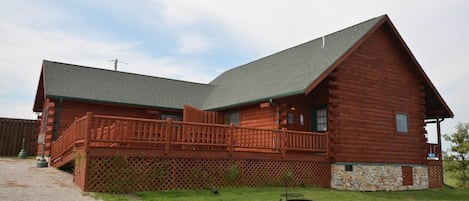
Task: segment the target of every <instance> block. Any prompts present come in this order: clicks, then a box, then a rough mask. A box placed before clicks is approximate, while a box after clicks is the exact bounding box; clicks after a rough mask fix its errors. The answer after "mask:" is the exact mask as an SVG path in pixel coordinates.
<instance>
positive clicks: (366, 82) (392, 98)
mask: <svg viewBox="0 0 469 201" xmlns="http://www.w3.org/2000/svg"><path fill="white" fill-rule="evenodd" d="M392 34H393V33H392V31H391V30H390V29H389V27H387V25H383V26H382V27H380V28H379V29H378V30H377V31H376V32H375V33H373V35H371V36H370V38H368V39H367V41H365V42H364V43H363V44H362V45H361V46H360V47H358V48H357V49H356V50H355V51H354V52H353V53H352V54H351V55H350V56H349V57H348V58H347V59H346V60H345V61H344V62H343V63H341V64H340V65H339V66H338V67H337V68H336V70H335V71H334V72H333V73H332V74H331V75H330V81H329V84H330V85H331V88H330V91H329V92H330V116H331V118H330V124H332V127H333V131H331V138H332V139H331V143H332V144H331V147H332V149H333V150H332V157H333V161H335V162H371V163H375V162H379V163H409V164H425V154H426V151H425V142H426V139H425V137H424V128H423V122H424V118H425V116H424V114H425V108H424V104H425V101H424V95H425V94H424V87H423V81H422V80H421V78H420V77H418V76H417V75H418V74H417V73H416V72H414V69H415V67H414V66H412V65H413V63H412V62H411V60H410V58H409V57H408V55H406V54H405V51H403V49H402V47H401V45H400V43H399V42H398V41H397V39H395V37H394V36H393V35H392ZM397 112H399V113H404V114H407V115H408V130H409V132H408V133H405V134H400V133H397V132H396V126H395V114H396V113H397Z"/></svg>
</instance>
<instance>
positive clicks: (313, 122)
mask: <svg viewBox="0 0 469 201" xmlns="http://www.w3.org/2000/svg"><path fill="white" fill-rule="evenodd" d="M319 110H326V114H325V122H324V124H325V125H326V129H325V130H319V129H318V115H317V112H318V111H319ZM328 113H329V110H328V108H327V104H320V105H314V106H313V109H312V115H311V131H312V132H317V133H324V132H327V131H328V129H329V114H328Z"/></svg>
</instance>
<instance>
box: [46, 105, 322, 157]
mask: <svg viewBox="0 0 469 201" xmlns="http://www.w3.org/2000/svg"><path fill="white" fill-rule="evenodd" d="M327 138H328V134H327V133H312V132H305V131H293V130H287V129H282V130H269V129H259V128H247V127H239V126H235V125H223V124H207V123H196V122H183V121H173V120H171V119H167V120H156V119H142V118H134V117H118V116H109V115H94V114H92V113H87V114H86V116H84V117H81V118H78V119H76V120H75V122H74V123H72V125H71V126H70V127H69V128H67V129H66V130H65V131H64V132H63V133H62V135H61V136H60V137H59V138H58V139H57V140H56V141H55V142H54V143H53V144H52V157H53V158H57V157H60V154H64V153H65V152H67V151H70V150H69V149H74V148H75V147H79V146H85V149H86V150H88V149H89V147H103V146H104V147H136V148H139V147H140V146H142V145H144V144H146V145H145V146H146V147H148V148H149V149H163V150H164V153H165V154H169V152H170V151H171V150H170V148H171V149H173V148H172V147H173V146H174V147H178V146H180V149H192V150H197V149H211V148H210V147H213V148H215V147H225V149H226V150H227V151H228V152H229V154H230V155H232V154H233V152H234V151H237V150H242V151H253V152H255V151H256V150H262V151H263V152H265V151H266V150H272V153H276V152H278V151H280V152H279V153H280V154H282V156H283V157H285V153H286V152H287V151H288V150H291V151H306V152H318V153H324V154H327V152H328V139H327ZM83 142H84V143H83ZM147 145H148V146H147ZM204 147H205V148H204ZM217 150H219V148H218V149H217Z"/></svg>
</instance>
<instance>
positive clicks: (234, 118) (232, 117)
mask: <svg viewBox="0 0 469 201" xmlns="http://www.w3.org/2000/svg"><path fill="white" fill-rule="evenodd" d="M239 123H240V115H239V111H233V112H228V113H226V124H234V125H236V126H239Z"/></svg>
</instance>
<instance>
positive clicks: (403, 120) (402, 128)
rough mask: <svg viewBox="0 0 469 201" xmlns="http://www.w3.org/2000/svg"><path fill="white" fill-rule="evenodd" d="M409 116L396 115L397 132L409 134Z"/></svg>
mask: <svg viewBox="0 0 469 201" xmlns="http://www.w3.org/2000/svg"><path fill="white" fill-rule="evenodd" d="M408 120H409V116H408V115H407V114H404V113H396V130H397V132H399V133H407V132H409V128H408Z"/></svg>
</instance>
